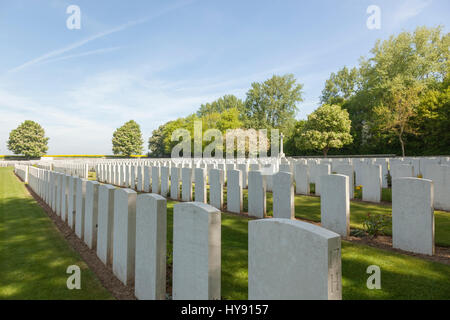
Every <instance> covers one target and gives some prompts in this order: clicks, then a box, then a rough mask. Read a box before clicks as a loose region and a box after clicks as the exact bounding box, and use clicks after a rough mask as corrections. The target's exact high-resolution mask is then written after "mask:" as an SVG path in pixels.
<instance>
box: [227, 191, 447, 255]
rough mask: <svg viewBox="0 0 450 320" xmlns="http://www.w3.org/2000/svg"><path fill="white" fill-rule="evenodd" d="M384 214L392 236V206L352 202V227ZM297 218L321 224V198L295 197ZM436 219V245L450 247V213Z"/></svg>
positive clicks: (269, 196)
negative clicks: (372, 216) (371, 215)
mask: <svg viewBox="0 0 450 320" xmlns="http://www.w3.org/2000/svg"><path fill="white" fill-rule="evenodd" d="M266 196H267V215H268V216H272V215H273V198H272V193H270V192H267V194H266ZM243 198H244V212H247V211H248V190H244V194H243ZM224 199H225V200H224V201H226V188H224ZM369 212H370V213H371V214H383V215H386V216H388V217H389V218H388V226H387V227H386V232H385V233H386V234H387V235H392V224H391V215H392V209H391V205H390V204H375V203H367V202H362V201H351V202H350V227H351V228H353V229H363V222H364V220H365V219H366V217H367V214H368V213H369ZM295 217H297V218H299V219H305V220H310V221H314V222H320V198H319V197H314V196H301V195H296V196H295ZM434 217H435V243H436V245H438V246H443V247H450V213H449V212H445V211H439V210H435V211H434Z"/></svg>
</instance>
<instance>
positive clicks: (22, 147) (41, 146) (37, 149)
mask: <svg viewBox="0 0 450 320" xmlns="http://www.w3.org/2000/svg"><path fill="white" fill-rule="evenodd" d="M48 140H49V138H47V137H45V131H44V129H43V128H42V127H41V126H40V125H39V124H38V123H36V122H34V121H31V120H26V121H24V122H23V123H22V124H20V125H19V126H18V127H17V128H16V129H14V130H12V131H11V132H10V134H9V140H8V150H10V151H12V152H13V153H14V154H22V155H24V156H25V157H27V158H32V157H33V158H34V157H41V156H43V155H44V154H46V153H47V150H48Z"/></svg>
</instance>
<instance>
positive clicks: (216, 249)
mask: <svg viewBox="0 0 450 320" xmlns="http://www.w3.org/2000/svg"><path fill="white" fill-rule="evenodd" d="M220 286H221V220H220V211H219V210H217V209H216V208H213V207H212V206H210V205H207V204H204V203H197V202H185V203H180V204H176V205H175V206H174V217H173V281H172V288H173V289H172V291H173V299H174V300H186V299H189V300H199V299H200V300H206V299H209V300H217V299H220V297H221V296H220Z"/></svg>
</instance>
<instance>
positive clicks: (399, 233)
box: [392, 178, 434, 255]
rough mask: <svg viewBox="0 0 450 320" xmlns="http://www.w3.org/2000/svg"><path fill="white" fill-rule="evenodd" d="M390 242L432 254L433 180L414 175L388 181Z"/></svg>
mask: <svg viewBox="0 0 450 320" xmlns="http://www.w3.org/2000/svg"><path fill="white" fill-rule="evenodd" d="M392 245H393V247H394V248H398V249H401V250H405V251H410V252H415V253H421V254H427V255H433V254H434V209H433V182H432V181H431V180H426V179H418V178H398V179H394V180H393V181H392Z"/></svg>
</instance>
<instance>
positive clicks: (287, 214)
mask: <svg viewBox="0 0 450 320" xmlns="http://www.w3.org/2000/svg"><path fill="white" fill-rule="evenodd" d="M273 180H274V183H273V185H274V187H273V217H274V218H284V219H294V218H295V206H294V185H293V183H292V174H291V173H287V172H278V173H277V174H275V175H274V179H273Z"/></svg>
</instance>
